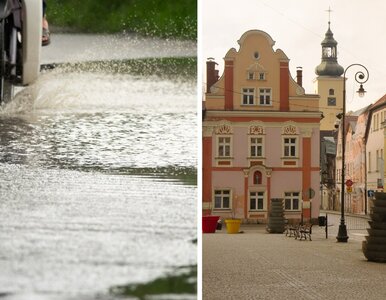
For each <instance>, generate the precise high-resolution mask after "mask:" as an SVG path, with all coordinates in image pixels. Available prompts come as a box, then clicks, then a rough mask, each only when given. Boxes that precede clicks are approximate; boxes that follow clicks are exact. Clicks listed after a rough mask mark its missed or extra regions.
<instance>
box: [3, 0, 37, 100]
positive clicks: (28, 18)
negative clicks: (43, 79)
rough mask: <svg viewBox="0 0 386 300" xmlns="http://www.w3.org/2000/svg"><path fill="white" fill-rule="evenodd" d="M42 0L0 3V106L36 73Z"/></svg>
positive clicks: (32, 79)
mask: <svg viewBox="0 0 386 300" xmlns="http://www.w3.org/2000/svg"><path fill="white" fill-rule="evenodd" d="M42 5H43V4H42V0H0V104H1V105H3V104H4V103H7V102H9V101H11V100H12V98H13V96H14V87H15V86H26V85H29V84H31V83H33V82H34V81H35V80H36V79H37V78H38V76H39V72H40V53H41V36H42V15H43V11H42Z"/></svg>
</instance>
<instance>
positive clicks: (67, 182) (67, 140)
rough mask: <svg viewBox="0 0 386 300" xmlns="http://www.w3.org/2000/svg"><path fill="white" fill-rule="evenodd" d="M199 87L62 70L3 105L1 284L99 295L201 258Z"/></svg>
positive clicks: (13, 291) (68, 295)
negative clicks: (196, 240) (198, 230)
mask: <svg viewBox="0 0 386 300" xmlns="http://www.w3.org/2000/svg"><path fill="white" fill-rule="evenodd" d="M195 94H196V86H195V83H194V82H191V81H184V80H182V81H180V80H178V81H177V80H176V81H170V80H165V79H158V80H156V79H155V78H141V77H136V76H132V75H124V74H103V73H87V72H80V73H77V72H68V71H65V72H63V71H61V70H55V71H53V72H48V73H46V74H45V75H43V76H42V77H41V79H40V80H39V82H38V83H37V84H36V85H34V86H32V87H30V88H28V89H25V90H23V91H22V92H21V93H20V94H19V95H18V97H17V99H16V100H15V101H14V102H12V103H10V105H8V106H6V107H3V108H2V109H1V112H0V187H1V189H0V199H1V201H0V240H1V243H0V270H1V271H0V295H1V294H3V295H4V294H6V293H10V295H11V296H10V297H13V295H15V297H18V296H19V297H22V295H23V294H24V293H29V294H28V295H29V296H28V297H30V299H33V297H36V296H41V295H48V298H47V299H92V298H93V297H94V296H93V295H96V294H97V293H101V294H102V295H103V294H105V295H107V294H106V291H108V289H109V288H110V287H112V286H117V285H125V284H129V283H141V282H146V281H151V280H153V279H155V278H157V277H159V276H162V275H163V274H165V273H167V272H170V271H172V270H173V269H174V268H175V267H178V266H184V265H194V264H195V263H196V250H197V248H196V245H195V244H193V243H192V242H191V241H192V240H193V239H194V238H196V218H195V212H196V196H197V195H196V187H195V178H196V162H197V158H196V148H197V147H196V132H197V130H196V100H195V99H196V95H195ZM85 171H87V172H85ZM178 182H183V183H184V185H182V184H176V183H178ZM31 295H32V296H31ZM31 297H32V298H31ZM101 297H102V296H101ZM106 297H108V296H106ZM101 299H103V297H102V298H101Z"/></svg>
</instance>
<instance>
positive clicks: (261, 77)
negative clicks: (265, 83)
mask: <svg viewBox="0 0 386 300" xmlns="http://www.w3.org/2000/svg"><path fill="white" fill-rule="evenodd" d="M259 80H265V73H264V72H259Z"/></svg>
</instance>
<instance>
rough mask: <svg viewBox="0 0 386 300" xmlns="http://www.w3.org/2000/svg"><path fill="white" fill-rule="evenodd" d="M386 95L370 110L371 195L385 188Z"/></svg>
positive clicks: (369, 189)
mask: <svg viewBox="0 0 386 300" xmlns="http://www.w3.org/2000/svg"><path fill="white" fill-rule="evenodd" d="M385 120H386V95H384V96H383V97H382V98H381V99H379V100H378V101H377V102H376V103H374V104H373V105H372V106H371V108H370V110H369V119H368V122H367V127H366V136H365V139H366V165H367V176H366V177H367V178H366V185H367V190H368V191H369V193H370V195H371V194H372V192H374V191H379V192H382V191H384V190H385V188H384V185H385V147H386V142H385V136H386V122H385Z"/></svg>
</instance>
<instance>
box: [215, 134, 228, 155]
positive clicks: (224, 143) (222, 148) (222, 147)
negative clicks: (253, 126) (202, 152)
mask: <svg viewBox="0 0 386 300" xmlns="http://www.w3.org/2000/svg"><path fill="white" fill-rule="evenodd" d="M217 154H218V157H230V156H231V138H230V137H218V153H217Z"/></svg>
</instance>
